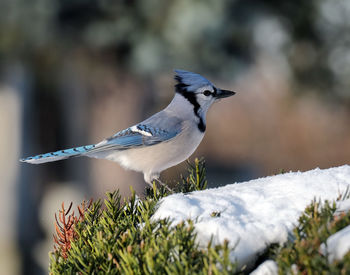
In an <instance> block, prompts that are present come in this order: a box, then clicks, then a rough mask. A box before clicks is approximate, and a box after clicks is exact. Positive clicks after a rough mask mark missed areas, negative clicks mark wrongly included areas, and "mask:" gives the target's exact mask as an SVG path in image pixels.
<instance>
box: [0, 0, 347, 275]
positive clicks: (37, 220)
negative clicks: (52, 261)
mask: <svg viewBox="0 0 350 275" xmlns="http://www.w3.org/2000/svg"><path fill="white" fill-rule="evenodd" d="M349 18H350V2H349V1H346V0H336V1H334V0H309V1H302V0H295V1H277V0H269V1H268V0H265V1H247V0H245V1H244V0H235V1H228V0H227V1H198V0H197V1H186V0H181V1H170V0H158V1H156V0H151V1H135V0H134V1H110V0H101V1H92V0H75V1H72V0H32V1H27V0H15V1H14V0H2V1H1V2H0V175H1V176H2V177H1V183H0V184H1V192H0V196H1V197H0V203H1V204H0V209H1V210H0V211H1V212H0V214H1V220H2V222H1V224H0V236H1V238H0V248H1V249H0V259H1V260H0V265H1V268H2V271H3V272H4V274H42V273H46V272H47V267H48V251H49V250H51V249H52V244H53V242H52V239H51V235H52V232H53V229H54V227H53V221H54V216H53V215H54V212H56V211H57V210H58V209H59V207H60V203H61V202H62V201H65V202H66V203H69V202H70V201H74V202H75V203H80V201H81V200H82V199H84V198H90V197H94V198H101V197H103V194H104V193H105V192H106V191H107V190H115V189H117V188H120V189H121V191H122V194H124V195H127V194H129V186H130V185H133V186H134V189H136V190H137V192H138V193H139V195H140V196H142V193H143V188H144V186H145V184H144V182H143V177H142V175H141V174H138V173H135V172H131V171H125V170H123V169H122V168H120V167H119V166H118V165H117V164H114V163H112V162H108V161H104V160H91V159H83V158H81V159H72V160H67V161H63V162H56V163H50V164H44V165H40V166H32V165H28V164H22V163H19V162H18V159H19V158H20V157H23V156H30V155H34V154H38V153H44V152H48V151H54V150H58V149H63V148H69V147H73V146H78V145H84V144H91V143H96V142H98V141H100V140H102V139H103V138H105V137H108V136H110V135H112V134H114V133H115V132H117V131H119V130H122V129H124V128H126V127H128V126H130V125H132V124H134V123H137V122H139V121H141V120H143V119H144V118H146V117H148V116H149V115H151V114H152V113H154V112H156V111H159V110H160V109H162V108H163V107H165V106H166V105H167V104H168V103H169V101H170V100H171V98H172V96H173V93H174V92H173V84H174V81H173V69H175V68H179V69H185V70H189V71H194V72H198V73H200V74H203V75H204V76H205V77H207V78H208V79H210V80H211V81H212V82H213V83H215V84H216V85H217V86H218V87H222V88H224V89H231V90H235V91H237V94H236V95H235V96H234V97H232V98H230V99H227V100H223V101H221V102H220V103H218V104H216V105H215V106H213V107H212V109H211V111H210V112H209V114H208V121H207V133H206V137H205V138H204V140H203V142H202V144H201V145H200V147H199V148H198V150H197V151H196V152H195V153H194V156H197V157H201V156H204V157H205V159H206V161H207V171H208V178H209V184H210V186H218V185H223V184H229V183H233V182H239V181H243V180H248V179H252V178H256V177H260V176H267V175H272V174H276V173H279V172H280V171H281V169H284V170H286V171H289V170H294V171H295V170H308V169H312V168H315V167H321V168H328V167H331V166H338V165H342V164H346V163H349V160H350V123H349V115H350V92H349V87H350V77H349V73H350V47H349V44H350V35H349V34H350V19H349ZM184 168H185V166H184V165H183V164H181V165H179V166H177V167H175V168H173V169H169V171H166V172H164V173H163V179H164V180H167V181H169V182H174V181H175V180H177V179H179V174H180V173H183V172H184Z"/></svg>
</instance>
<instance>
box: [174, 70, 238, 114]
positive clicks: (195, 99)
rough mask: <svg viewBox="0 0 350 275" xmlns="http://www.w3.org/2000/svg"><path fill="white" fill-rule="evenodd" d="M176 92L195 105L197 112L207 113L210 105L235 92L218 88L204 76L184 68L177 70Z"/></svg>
mask: <svg viewBox="0 0 350 275" xmlns="http://www.w3.org/2000/svg"><path fill="white" fill-rule="evenodd" d="M175 73H176V74H175V80H176V81H177V84H176V85H175V91H176V93H179V94H181V95H183V96H184V97H185V98H186V99H187V100H188V101H189V102H191V103H192V104H193V106H194V109H195V112H197V113H198V111H199V110H201V111H202V112H204V113H206V111H207V110H208V109H209V107H210V106H211V105H212V104H213V103H214V102H215V101H217V100H219V99H221V98H224V97H229V96H232V95H234V94H235V92H232V91H228V90H223V89H219V88H216V87H215V86H214V85H213V84H212V83H211V82H210V81H209V80H208V79H206V78H204V77H203V76H201V75H199V74H196V73H191V72H188V71H183V70H175Z"/></svg>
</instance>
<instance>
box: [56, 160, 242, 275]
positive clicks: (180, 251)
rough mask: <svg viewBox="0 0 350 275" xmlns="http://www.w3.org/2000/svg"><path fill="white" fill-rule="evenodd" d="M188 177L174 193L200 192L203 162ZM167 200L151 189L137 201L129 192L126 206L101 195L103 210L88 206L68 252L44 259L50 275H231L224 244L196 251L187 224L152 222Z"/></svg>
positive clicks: (162, 192)
mask: <svg viewBox="0 0 350 275" xmlns="http://www.w3.org/2000/svg"><path fill="white" fill-rule="evenodd" d="M189 172H190V173H189V176H188V177H187V178H183V179H182V183H181V184H178V185H177V186H176V190H178V191H181V192H190V191H193V190H201V189H204V188H205V187H206V183H207V181H206V178H205V167H204V161H203V160H198V159H196V160H195V165H193V166H190V168H189ZM167 194H168V193H167V190H166V189H165V188H164V187H160V188H157V187H156V185H155V184H154V185H153V188H152V189H149V190H147V192H146V197H145V198H144V199H142V200H141V199H139V198H138V197H137V196H136V195H135V192H134V191H133V190H132V196H131V198H130V199H129V200H128V201H127V200H124V202H122V201H121V196H120V195H119V192H118V191H116V192H112V193H107V198H106V199H105V201H104V207H102V202H101V201H97V202H94V203H92V204H91V206H90V207H89V208H88V209H87V210H86V211H85V215H84V219H81V220H78V221H77V223H76V224H75V226H74V230H75V233H76V236H77V237H76V238H74V239H72V240H71V242H70V249H69V250H68V251H66V250H64V251H63V252H64V254H62V248H60V247H58V248H57V249H56V250H55V251H54V252H52V253H51V254H50V274H76V273H78V274H232V273H235V271H236V269H235V264H234V263H232V262H231V261H230V259H229V254H230V248H229V246H228V242H227V241H226V242H224V243H223V244H221V245H216V246H214V245H212V243H211V242H210V243H208V245H207V247H199V245H198V244H197V243H198V242H197V241H196V233H195V231H194V225H193V222H192V221H190V220H189V221H187V222H184V223H180V224H178V225H176V226H171V223H170V221H169V220H168V219H164V220H152V218H151V216H152V214H153V213H154V212H155V209H156V204H157V202H158V201H159V200H160V199H161V198H163V197H164V196H167ZM62 211H63V212H64V213H68V211H66V212H65V211H64V210H62ZM62 247H66V246H62Z"/></svg>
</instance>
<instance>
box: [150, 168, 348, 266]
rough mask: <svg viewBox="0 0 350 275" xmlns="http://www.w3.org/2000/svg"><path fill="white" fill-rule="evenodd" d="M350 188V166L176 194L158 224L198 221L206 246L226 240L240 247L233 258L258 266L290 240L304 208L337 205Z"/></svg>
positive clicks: (159, 213) (163, 206)
mask: <svg viewBox="0 0 350 275" xmlns="http://www.w3.org/2000/svg"><path fill="white" fill-rule="evenodd" d="M349 185H350V166H349V165H344V166H340V167H336V168H330V169H325V170H321V169H318V168H317V169H314V170H311V171H307V172H290V173H286V174H280V175H276V176H271V177H266V178H260V179H256V180H251V181H248V182H242V183H239V184H230V185H227V186H224V187H220V188H213V189H208V190H204V191H197V192H192V193H190V194H174V195H171V196H168V197H166V198H164V199H162V200H161V201H160V203H159V208H158V210H157V211H156V213H155V214H154V216H153V219H163V218H170V219H171V220H172V221H173V224H177V223H179V222H181V221H183V220H187V219H192V220H194V221H195V228H196V231H197V233H198V241H199V242H200V244H201V245H204V246H206V245H207V243H208V241H209V240H210V238H211V237H213V241H214V243H222V242H223V241H224V240H225V239H227V240H228V241H229V242H230V245H232V246H236V247H235V249H234V252H233V254H232V255H231V256H232V259H235V260H237V261H238V262H239V263H240V265H243V264H248V263H251V262H252V261H254V259H255V258H256V257H257V255H258V254H259V253H261V252H262V251H263V250H264V249H265V248H266V247H267V246H268V245H269V244H271V243H283V242H285V241H287V237H288V232H290V231H291V230H292V229H293V227H294V226H295V225H296V224H297V220H298V217H299V216H300V214H301V212H302V211H303V210H304V209H305V207H306V206H307V205H308V204H310V203H311V201H312V200H313V199H314V198H316V199H322V200H335V199H336V198H337V197H338V196H339V195H340V194H341V193H343V192H344V191H345V190H346V188H347V186H349Z"/></svg>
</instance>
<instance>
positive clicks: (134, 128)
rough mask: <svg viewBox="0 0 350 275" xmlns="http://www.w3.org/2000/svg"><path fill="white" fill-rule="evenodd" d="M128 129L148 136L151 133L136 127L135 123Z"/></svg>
mask: <svg viewBox="0 0 350 275" xmlns="http://www.w3.org/2000/svg"><path fill="white" fill-rule="evenodd" d="M130 130H131V131H133V132H134V133H139V134H141V135H144V136H148V137H151V136H152V134H151V133H149V132H146V131H143V130H140V129H138V128H137V126H136V125H134V126H132V127H130Z"/></svg>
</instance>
